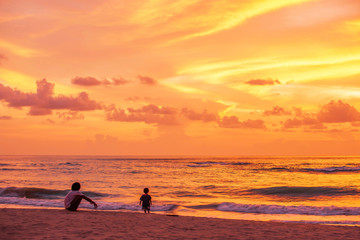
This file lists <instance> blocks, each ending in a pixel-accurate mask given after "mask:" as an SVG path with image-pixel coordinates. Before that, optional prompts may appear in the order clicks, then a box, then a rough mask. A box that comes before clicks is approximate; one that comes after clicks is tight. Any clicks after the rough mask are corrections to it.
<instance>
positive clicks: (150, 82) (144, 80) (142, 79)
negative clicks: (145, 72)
mask: <svg viewBox="0 0 360 240" xmlns="http://www.w3.org/2000/svg"><path fill="white" fill-rule="evenodd" d="M138 79H139V80H140V83H142V84H146V85H155V84H156V83H157V82H156V80H155V79H153V78H151V77H146V76H140V75H139V76H138Z"/></svg>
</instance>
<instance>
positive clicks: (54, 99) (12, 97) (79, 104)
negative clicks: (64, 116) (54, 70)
mask: <svg viewBox="0 0 360 240" xmlns="http://www.w3.org/2000/svg"><path fill="white" fill-rule="evenodd" d="M36 84H37V92H36V93H24V92H21V91H19V90H17V89H12V88H10V87H6V86H4V85H2V84H0V100H3V101H5V102H7V103H8V106H9V107H15V108H21V107H30V111H29V115H47V114H51V113H52V110H53V109H67V110H72V111H90V110H96V109H101V108H102V106H101V105H100V104H99V103H98V102H96V101H94V100H91V99H90V98H89V96H88V94H87V93H86V92H81V93H79V94H78V96H76V97H73V96H64V95H58V96H54V87H55V84H53V83H49V82H47V81H46V79H43V80H40V81H37V82H36Z"/></svg>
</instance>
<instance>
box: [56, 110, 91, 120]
mask: <svg viewBox="0 0 360 240" xmlns="http://www.w3.org/2000/svg"><path fill="white" fill-rule="evenodd" d="M56 114H57V115H58V116H59V118H60V119H63V120H66V121H69V120H75V119H81V120H82V119H84V118H85V117H84V115H83V114H81V113H79V112H77V111H68V112H57V113H56Z"/></svg>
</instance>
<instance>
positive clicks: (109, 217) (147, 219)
mask: <svg viewBox="0 0 360 240" xmlns="http://www.w3.org/2000/svg"><path fill="white" fill-rule="evenodd" d="M0 232H1V234H0V239H4V240H5V239H7V240H10V239H108V240H110V239H327V240H330V239H360V227H353V226H330V225H319V224H303V223H281V222H259V221H243V220H229V219H216V218H203V217H187V216H166V215H161V214H144V213H129V212H110V211H109V212H107V211H96V210H94V211H82V210H80V211H78V212H69V211H66V210H60V209H12V208H2V209H0Z"/></svg>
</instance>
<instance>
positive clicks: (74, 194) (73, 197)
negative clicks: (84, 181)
mask: <svg viewBox="0 0 360 240" xmlns="http://www.w3.org/2000/svg"><path fill="white" fill-rule="evenodd" d="M79 190H80V183H78V182H76V183H73V185H72V186H71V191H70V192H69V193H68V194H67V195H66V197H65V199H64V206H65V209H66V210H69V211H76V210H77V208H78V207H79V205H80V202H81V200H82V199H83V198H84V199H85V200H87V201H88V202H90V203H91V204H93V205H94V208H97V204H96V203H95V202H94V201H93V200H91V199H90V198H88V197H87V196H85V195H84V194H83V193H82V192H80V191H79Z"/></svg>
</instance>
